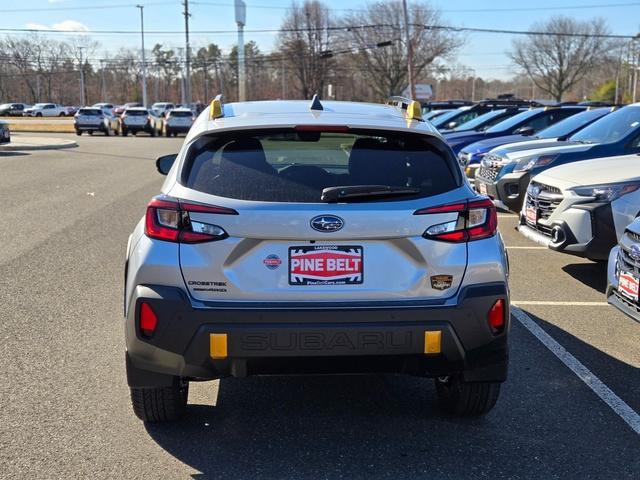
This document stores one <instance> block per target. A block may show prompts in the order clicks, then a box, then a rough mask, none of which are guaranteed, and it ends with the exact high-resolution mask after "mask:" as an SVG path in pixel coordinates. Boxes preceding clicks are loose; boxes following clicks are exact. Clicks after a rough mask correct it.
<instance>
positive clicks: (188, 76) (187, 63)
mask: <svg viewBox="0 0 640 480" xmlns="http://www.w3.org/2000/svg"><path fill="white" fill-rule="evenodd" d="M189 16H190V15H189V0H184V36H185V48H186V55H185V78H184V99H185V103H191V48H190V47H189Z"/></svg>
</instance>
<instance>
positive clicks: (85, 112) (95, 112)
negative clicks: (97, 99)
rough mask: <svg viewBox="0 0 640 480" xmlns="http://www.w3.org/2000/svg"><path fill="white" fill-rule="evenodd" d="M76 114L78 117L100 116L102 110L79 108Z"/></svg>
mask: <svg viewBox="0 0 640 480" xmlns="http://www.w3.org/2000/svg"><path fill="white" fill-rule="evenodd" d="M78 113H79V114H80V115H102V110H100V109H98V108H81V109H80V110H79V111H78Z"/></svg>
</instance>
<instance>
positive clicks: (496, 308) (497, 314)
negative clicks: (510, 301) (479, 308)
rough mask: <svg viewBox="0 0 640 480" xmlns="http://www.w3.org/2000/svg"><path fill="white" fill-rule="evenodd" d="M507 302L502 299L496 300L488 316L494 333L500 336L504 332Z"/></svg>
mask: <svg viewBox="0 0 640 480" xmlns="http://www.w3.org/2000/svg"><path fill="white" fill-rule="evenodd" d="M504 314H505V302H504V300H502V299H499V300H496V303H494V304H493V306H492V307H491V310H489V313H488V314H487V323H488V324H489V326H490V327H491V331H493V333H495V334H498V333H501V332H502V331H504V325H505V318H504V317H505V315H504Z"/></svg>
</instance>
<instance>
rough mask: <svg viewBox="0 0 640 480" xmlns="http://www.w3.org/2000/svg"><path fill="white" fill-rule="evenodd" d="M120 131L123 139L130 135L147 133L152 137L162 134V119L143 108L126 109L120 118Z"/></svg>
mask: <svg viewBox="0 0 640 480" xmlns="http://www.w3.org/2000/svg"><path fill="white" fill-rule="evenodd" d="M120 131H121V133H122V136H123V137H126V136H127V135H129V133H131V134H132V135H137V134H138V133H140V132H144V133H148V134H149V135H151V136H152V137H155V136H157V135H160V134H161V133H162V118H161V117H159V116H158V115H157V114H156V113H155V112H154V111H153V110H151V109H146V108H143V107H134V108H127V109H126V110H125V111H124V113H123V114H122V116H121V117H120Z"/></svg>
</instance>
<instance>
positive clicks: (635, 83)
mask: <svg viewBox="0 0 640 480" xmlns="http://www.w3.org/2000/svg"><path fill="white" fill-rule="evenodd" d="M638 40H640V33H639V34H638V35H636V36H635V37H634V38H633V57H632V60H631V61H632V62H633V63H632V65H633V99H632V102H633V103H636V93H637V91H638V66H639V65H638V63H639V62H638V60H640V58H639V57H640V51H639V50H638V43H637V42H638Z"/></svg>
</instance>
